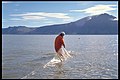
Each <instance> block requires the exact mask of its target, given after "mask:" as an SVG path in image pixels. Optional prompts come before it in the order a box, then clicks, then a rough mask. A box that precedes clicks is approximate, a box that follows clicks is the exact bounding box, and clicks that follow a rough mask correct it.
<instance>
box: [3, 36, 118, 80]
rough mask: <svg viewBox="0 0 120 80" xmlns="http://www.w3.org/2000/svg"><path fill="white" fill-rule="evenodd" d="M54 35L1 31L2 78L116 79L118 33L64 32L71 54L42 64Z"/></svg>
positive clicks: (51, 49)
mask: <svg viewBox="0 0 120 80" xmlns="http://www.w3.org/2000/svg"><path fill="white" fill-rule="evenodd" d="M55 37H56V35H2V78H3V79H20V78H27V79H118V35H66V36H65V37H64V39H65V44H66V49H67V50H68V51H71V55H72V56H73V58H70V59H68V60H67V61H65V62H64V63H61V64H57V65H56V66H55V67H47V68H43V66H44V65H45V64H46V63H47V62H48V61H50V60H51V59H52V58H53V57H54V54H55V51H54V39H55Z"/></svg>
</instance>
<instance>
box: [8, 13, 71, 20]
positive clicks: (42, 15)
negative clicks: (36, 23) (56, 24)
mask: <svg viewBox="0 0 120 80" xmlns="http://www.w3.org/2000/svg"><path fill="white" fill-rule="evenodd" d="M10 16H14V17H21V18H22V19H23V20H42V19H45V18H58V19H70V18H71V17H69V16H68V14H65V13H46V12H33V13H25V14H11V15H10Z"/></svg>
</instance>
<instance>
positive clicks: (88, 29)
mask: <svg viewBox="0 0 120 80" xmlns="http://www.w3.org/2000/svg"><path fill="white" fill-rule="evenodd" d="M115 18H116V17H114V16H112V15H109V14H107V13H104V14H100V15H94V16H87V17H84V18H82V19H79V20H77V21H74V22H70V23H65V24H53V25H46V26H42V27H36V28H29V27H26V26H14V27H8V28H4V29H2V34H58V33H60V32H61V31H64V32H65V33H66V34H118V21H117V20H114V19H115Z"/></svg>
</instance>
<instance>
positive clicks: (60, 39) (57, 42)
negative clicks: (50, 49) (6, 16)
mask: <svg viewBox="0 0 120 80" xmlns="http://www.w3.org/2000/svg"><path fill="white" fill-rule="evenodd" d="M62 45H64V40H63V37H62V36H60V35H58V36H57V37H56V39H55V51H56V52H58V50H59V49H60V48H61V47H62Z"/></svg>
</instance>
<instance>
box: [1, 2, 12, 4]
mask: <svg viewBox="0 0 120 80" xmlns="http://www.w3.org/2000/svg"><path fill="white" fill-rule="evenodd" d="M5 3H12V2H11V1H2V4H5Z"/></svg>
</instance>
